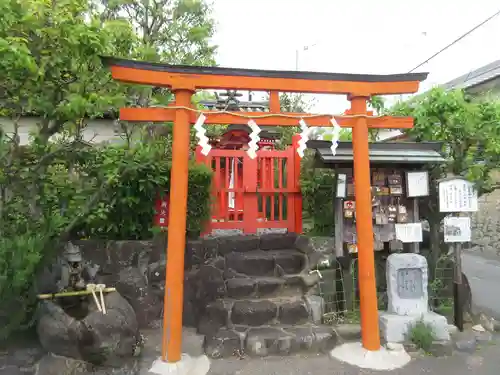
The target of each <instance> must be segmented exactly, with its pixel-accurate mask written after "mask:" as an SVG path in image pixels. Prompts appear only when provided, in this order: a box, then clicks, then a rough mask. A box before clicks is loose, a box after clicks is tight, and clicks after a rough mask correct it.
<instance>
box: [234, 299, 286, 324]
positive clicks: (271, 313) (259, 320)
mask: <svg viewBox="0 0 500 375" xmlns="http://www.w3.org/2000/svg"><path fill="white" fill-rule="evenodd" d="M277 310H278V307H277V305H276V304H275V303H274V302H271V301H267V300H262V301H236V302H235V303H234V305H233V309H232V312H231V322H232V323H233V324H242V325H248V326H251V327H257V326H261V325H264V324H269V323H272V322H273V321H274V320H275V319H276V315H277Z"/></svg>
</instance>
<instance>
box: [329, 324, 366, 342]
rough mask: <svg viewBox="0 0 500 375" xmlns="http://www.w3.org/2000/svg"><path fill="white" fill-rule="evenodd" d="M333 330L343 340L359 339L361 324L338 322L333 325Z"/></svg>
mask: <svg viewBox="0 0 500 375" xmlns="http://www.w3.org/2000/svg"><path fill="white" fill-rule="evenodd" d="M335 331H336V332H337V335H338V336H339V337H340V338H342V340H344V341H357V340H359V339H361V326H360V325H359V324H338V325H336V326H335Z"/></svg>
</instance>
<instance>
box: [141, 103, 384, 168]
mask: <svg viewBox="0 0 500 375" xmlns="http://www.w3.org/2000/svg"><path fill="white" fill-rule="evenodd" d="M150 108H164V109H185V110H187V111H190V112H195V113H198V114H199V116H198V119H197V120H196V123H195V125H194V129H195V130H196V137H197V138H198V145H199V146H201V153H202V154H203V155H205V156H207V155H208V153H209V152H210V150H211V149H212V146H211V145H210V144H209V140H208V137H207V136H206V135H205V133H206V131H205V129H204V128H203V124H204V123H205V120H206V115H213V114H226V115H231V116H235V117H241V118H246V119H249V121H248V126H249V127H250V129H252V132H251V133H250V139H251V140H250V142H249V143H248V150H247V154H248V156H249V157H250V158H252V159H254V158H256V157H257V150H258V146H257V143H258V142H259V141H260V137H259V133H260V132H261V129H260V127H259V126H258V125H257V123H256V122H255V121H253V120H254V119H263V118H271V117H281V118H293V119H298V120H299V126H300V128H301V130H302V132H301V133H300V141H299V147H298V148H297V153H298V154H299V156H300V157H301V158H302V157H304V151H305V149H306V148H307V141H308V140H309V132H310V128H308V126H307V124H306V122H305V120H304V119H311V118H318V117H330V123H331V124H332V127H333V131H332V146H331V147H330V149H331V150H332V153H333V155H335V154H336V152H337V147H338V141H339V137H340V131H341V127H340V125H339V124H338V123H337V120H335V117H337V118H381V117H385V116H383V115H377V116H373V115H365V114H361V115H330V114H312V115H311V114H310V115H306V114H304V115H289V114H285V113H264V114H262V115H245V114H241V113H238V112H231V111H220V110H215V111H214V110H210V111H204V110H200V109H195V108H190V107H186V106H168V107H165V106H161V107H160V106H157V107H150Z"/></svg>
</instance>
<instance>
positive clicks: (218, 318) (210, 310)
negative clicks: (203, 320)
mask: <svg viewBox="0 0 500 375" xmlns="http://www.w3.org/2000/svg"><path fill="white" fill-rule="evenodd" d="M231 308H232V303H231V302H229V301H225V300H218V301H215V302H211V303H210V304H208V305H207V307H206V310H205V316H206V317H207V318H208V320H209V321H210V322H211V323H212V324H213V325H214V326H217V327H223V326H227V325H228V324H229V316H230V315H229V314H230V311H231Z"/></svg>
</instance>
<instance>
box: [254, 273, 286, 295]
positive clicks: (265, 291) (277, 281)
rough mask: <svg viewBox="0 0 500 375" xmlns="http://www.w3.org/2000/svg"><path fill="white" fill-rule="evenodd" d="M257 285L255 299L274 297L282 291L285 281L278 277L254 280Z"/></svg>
mask: <svg viewBox="0 0 500 375" xmlns="http://www.w3.org/2000/svg"><path fill="white" fill-rule="evenodd" d="M255 282H256V284H257V291H256V296H257V297H268V296H274V295H276V293H278V292H279V291H281V290H282V288H283V285H284V284H285V280H283V279H282V278H279V277H258V278H256V279H255Z"/></svg>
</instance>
